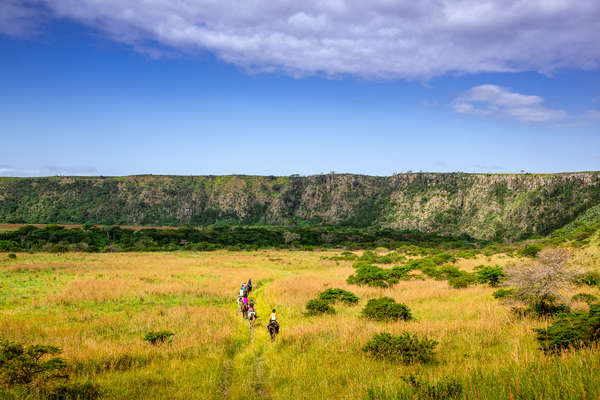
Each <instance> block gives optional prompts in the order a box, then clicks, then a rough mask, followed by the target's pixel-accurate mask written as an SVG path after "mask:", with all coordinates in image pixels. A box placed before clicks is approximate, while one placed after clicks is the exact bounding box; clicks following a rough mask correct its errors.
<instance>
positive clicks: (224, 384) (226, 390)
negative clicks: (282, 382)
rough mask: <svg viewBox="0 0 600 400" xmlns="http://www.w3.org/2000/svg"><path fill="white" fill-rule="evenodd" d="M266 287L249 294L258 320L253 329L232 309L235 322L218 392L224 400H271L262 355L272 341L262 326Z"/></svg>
mask: <svg viewBox="0 0 600 400" xmlns="http://www.w3.org/2000/svg"><path fill="white" fill-rule="evenodd" d="M267 285H268V283H265V284H264V285H261V286H260V287H259V288H258V289H255V290H253V291H252V293H251V297H252V298H253V299H254V300H255V302H256V306H257V312H258V314H259V317H260V318H259V319H258V320H257V322H256V326H255V327H254V329H251V328H250V326H249V324H248V320H246V319H243V318H242V316H241V313H240V312H239V311H238V309H237V305H235V304H234V305H233V306H232V307H231V312H234V313H235V318H234V320H235V321H237V322H236V330H235V334H234V337H233V339H232V344H231V347H230V348H229V349H228V351H227V353H228V354H227V356H228V359H227V360H226V361H225V362H224V363H223V378H222V379H221V388H222V389H221V390H222V394H223V398H224V399H231V400H234V399H236V400H237V399H244V400H246V399H257V400H258V399H270V394H269V391H268V381H267V380H268V373H267V370H266V367H265V363H264V352H265V346H267V345H271V343H270V341H271V340H270V338H269V335H268V333H267V330H266V327H265V324H264V319H265V316H268V313H267V311H268V308H267V307H266V304H264V303H263V301H264V297H263V296H262V291H263V289H264V288H265V287H266V286H267Z"/></svg>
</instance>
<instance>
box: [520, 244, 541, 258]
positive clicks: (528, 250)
mask: <svg viewBox="0 0 600 400" xmlns="http://www.w3.org/2000/svg"><path fill="white" fill-rule="evenodd" d="M540 251H542V246H541V245H539V244H528V245H526V246H525V247H522V248H520V249H519V250H518V251H517V253H518V254H519V255H520V256H521V257H532V258H533V257H537V255H538V253H539V252H540Z"/></svg>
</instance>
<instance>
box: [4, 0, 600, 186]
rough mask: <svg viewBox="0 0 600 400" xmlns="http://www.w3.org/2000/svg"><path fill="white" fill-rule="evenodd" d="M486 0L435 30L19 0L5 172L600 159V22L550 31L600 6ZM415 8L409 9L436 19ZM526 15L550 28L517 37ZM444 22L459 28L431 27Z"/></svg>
mask: <svg viewBox="0 0 600 400" xmlns="http://www.w3.org/2000/svg"><path fill="white" fill-rule="evenodd" d="M486 1H487V3H489V4H488V5H490V7H491V8H488V9H486V10H485V12H483V11H481V10H479V11H477V10H478V9H477V7H476V5H475V4H480V3H481V2H480V3H477V2H474V3H472V5H471V7H470V8H452V7H454V6H456V7H458V6H457V4H459V3H460V4H461V5H462V6H461V7H464V4H465V3H469V1H466V2H464V1H463V2H454V3H456V4H453V3H452V2H451V1H449V0H448V1H445V2H442V3H448V4H447V6H448V7H446V8H445V9H444V10H443V11H444V12H443V13H441V11H440V14H439V15H438V14H436V15H438V17H439V28H438V31H435V32H434V31H431V32H422V31H420V30H418V29H417V28H416V27H415V28H414V29H412V30H410V29H407V30H405V31H398V30H397V29H396V27H397V26H399V25H398V24H399V21H398V20H395V19H389V20H386V19H385V18H388V17H387V16H388V15H392V14H393V13H391V11H390V9H389V7H392V6H390V5H389V4H388V5H387V6H386V7H388V8H382V9H381V10H379V9H378V8H377V7H376V6H375V5H377V6H381V7H384V5H385V4H383V3H384V2H376V1H375V2H372V3H371V4H372V5H371V6H365V4H364V3H360V2H355V1H354V2H352V1H337V2H331V3H332V4H334V3H335V5H336V7H338V6H339V4H343V5H344V6H345V8H343V10H341V11H340V9H339V7H338V8H335V7H333V5H332V6H331V7H330V8H327V9H318V7H323V6H322V5H319V6H315V5H313V6H312V7H313V8H312V9H303V10H298V9H289V8H286V9H276V10H272V9H269V6H268V4H269V3H264V4H263V5H262V6H261V3H262V2H261V1H257V2H255V3H253V4H255V7H257V8H256V9H249V10H245V12H244V13H242V14H243V18H242V17H239V18H238V19H236V17H235V15H234V16H231V15H230V13H225V12H222V10H220V9H215V5H214V3H210V2H205V1H203V0H198V1H193V0H188V2H187V4H186V7H184V8H181V9H179V8H177V7H174V6H173V7H171V6H169V8H167V9H166V11H165V7H167V5H168V4H169V3H168V2H164V1H159V0H156V1H149V2H146V3H144V4H145V5H144V8H139V7H140V4H141V2H140V1H132V0H131V1H126V0H111V1H110V2H106V4H107V6H106V7H104V8H101V9H98V8H96V3H97V2H93V1H91V0H81V2H79V3H78V2H74V1H69V0H56V1H28V2H23V1H14V0H8V2H7V3H5V5H4V6H2V5H0V15H4V16H3V17H0V149H2V151H1V153H0V155H1V157H0V175H5V176H40V175H56V174H61V175H126V174H143V173H153V174H185V175H190V174H191V175H196V174H198V175H200V174H231V173H241V174H260V175H271V174H273V175H290V174H295V173H298V174H302V175H306V174H318V173H322V172H325V173H327V172H330V171H335V172H352V173H362V174H372V175H390V174H392V173H395V172H405V171H408V170H412V171H419V170H423V171H439V172H450V171H465V172H519V171H520V170H526V171H529V172H560V171H581V170H600V68H599V64H598V63H599V61H600V45H599V44H598V42H597V40H595V39H594V35H592V34H591V33H590V32H588V31H587V29H591V30H594V29H596V28H597V26H598V25H597V22H590V24H591V25H592V26H590V27H581V26H579V25H581V24H567V25H564V26H563V25H560V24H557V25H554V26H550V22H552V21H556V20H557V18H559V17H561V16H563V17H564V18H562V19H568V18H571V21H573V19H575V21H578V20H577V18H580V19H585V18H588V17H589V18H595V17H596V16H600V5H598V6H596V5H595V4H594V2H586V1H583V2H582V4H583V5H587V6H588V8H583V9H574V8H572V7H569V6H565V8H557V9H554V8H553V9H550V10H547V9H545V8H544V6H545V5H548V4H550V3H552V2H549V1H546V2H545V3H546V4H544V2H543V1H538V2H535V1H532V2H530V3H539V4H538V8H535V7H533V8H531V7H529V8H526V9H524V8H522V7H521V8H519V7H517V6H516V5H515V8H514V9H513V10H512V14H511V13H510V12H509V13H508V14H507V13H506V12H505V10H504V9H503V8H498V9H495V8H494V7H493V6H495V2H494V1H492V0H486ZM509 2H510V1H509ZM183 3H186V2H183ZM209 3H210V4H209ZM224 3H227V1H224ZM324 3H328V2H322V4H324ZM380 3H381V4H380ZM397 3H398V4H400V3H403V2H397ZM483 3H486V2H485V1H484V2H483ZM516 3H518V2H515V4H516ZM178 4H179V3H178ZM233 4H234V3H232V4H231V5H230V6H231V7H234V5H233ZM290 4H291V3H290ZM307 4H308V3H307ZM320 4H321V3H320ZM408 4H409V3H406V4H404V6H405V7H404V8H399V9H395V10H394V11H395V12H396V14H393V15H400V17H401V18H403V17H404V16H405V15H409V16H412V17H411V18H418V17H419V16H420V17H423V18H425V17H429V18H431V16H430V15H427V13H428V12H429V11H428V10H423V9H410V8H407V7H408ZM451 6H452V7H451ZM3 7H4V9H3ZM136 7H138V8H136ZM290 7H291V6H290ZM307 7H308V6H307ZM315 7H316V8H315ZM361 7H363V8H364V7H372V9H371V8H369V9H368V10H363V9H361ZM355 9H356V11H355V12H354V10H355ZM359 9H360V10H359ZM499 10H500V11H499ZM367 11H368V12H367ZM501 11H502V13H504V14H502V15H500V14H498V13H500V12H501ZM494 12H495V13H496V15H494ZM128 13H129V14H128ZM252 13H255V14H252ZM377 13H380V14H377ZM419 13H420V14H419ZM461 13H462V14H461ZM165 14H168V15H170V17H169V18H166V19H164V20H163V17H164V15H165ZM234 14H235V13H234ZM265 14H266V15H268V17H269V18H268V19H267V20H265V21H263V20H261V19H260V18H258V17H256V18H250V17H248V15H251V16H252V15H260V16H263V15H265ZM474 14H475V15H474ZM488 14H492V15H488ZM123 15H126V17H123ZM481 15H485V16H486V18H492V17H495V18H496V20H497V19H498V18H500V17H502V18H504V20H505V25H501V26H495V25H494V23H491V22H489V23H486V21H485V20H483V21H480V19H481ZM457 16H458V17H457ZM261 18H262V17H261ZM468 18H476V19H477V18H478V19H477V21H478V23H473V22H472V21H471V20H468ZM465 19H467V21H466V22H465ZM562 19H560V18H559V19H558V20H562ZM599 19H600V18H599ZM504 20H503V21H504ZM182 21H183V22H182ZM207 21H208V22H207ZM214 21H218V23H216V22H214ZM274 21H275V22H274ZM373 21H379V22H377V24H378V25H377V24H375V22H373ZM456 21H458V22H456ZM594 21H596V20H594ZM580 22H582V23H583V22H585V21H580ZM211 23H213V25H214V26H211ZM374 24H375V25H374ZM457 24H458V25H457ZM511 24H513V25H514V24H516V25H515V26H517V27H520V26H530V25H533V28H532V29H534V28H535V29H534V30H535V31H536V32H537V31H538V30H539V29H540V26H541V27H545V29H547V30H548V31H547V32H546V34H547V35H546V36H545V38H547V39H546V40H545V41H544V42H543V43H540V41H539V40H538V39H536V38H533V39H532V38H531V34H530V33H528V32H523V33H522V34H515V35H512V36H510V37H506V29H507V27H510V26H512V25H511ZM535 24H538V25H537V26H536V25H535ZM594 24H596V25H594ZM273 26H274V27H273ZM457 26H458V27H457ZM465 27H466V28H465ZM492 28H493V29H492ZM369 29H370V30H369ZM419 29H420V28H419ZM441 31H444V32H445V34H447V35H450V36H451V37H452V40H451V41H448V42H443V41H439V40H433V41H432V40H430V39H428V38H429V37H431V36H435V35H434V34H436V32H438V33H439V32H441ZM465 31H466V32H467V33H468V35H467V34H465ZM165 32H166V33H165ZM595 32H597V30H595ZM378 35H379V36H378ZM381 35H384V39H385V40H383V39H382V38H381V37H380V36H381ZM386 35H387V36H390V35H391V36H390V37H387V36H386ZM453 35H454V36H453ZM513 36H514V37H513ZM440 37H441V36H440ZM444 37H445V36H444ZM481 37H485V39H486V40H485V41H483V39H481V40H480V39H479V38H481ZM248 38H252V40H250V39H248ZM553 38H556V39H553ZM480 41H483V43H479V42H480ZM390 43H391V44H390ZM398 43H404V44H398ZM390 46H392V47H390ZM394 46H400V47H394ZM488 48H493V49H494V52H493V53H489V54H488V53H487V52H488V51H489V50H488ZM490 54H491V55H490ZM528 57H529V58H528Z"/></svg>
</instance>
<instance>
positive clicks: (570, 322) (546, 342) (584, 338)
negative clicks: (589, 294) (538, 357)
mask: <svg viewBox="0 0 600 400" xmlns="http://www.w3.org/2000/svg"><path fill="white" fill-rule="evenodd" d="M535 332H536V333H537V340H538V342H539V344H540V347H541V349H542V350H543V351H544V352H545V353H559V352H561V351H563V350H566V349H570V348H572V349H579V348H583V347H587V346H591V345H593V344H597V343H598V342H599V341H600V304H592V305H591V306H590V309H589V311H588V312H577V313H570V314H564V315H563V316H561V317H560V318H559V319H557V320H555V321H554V323H553V324H552V325H550V326H549V327H548V328H545V329H544V328H540V329H535Z"/></svg>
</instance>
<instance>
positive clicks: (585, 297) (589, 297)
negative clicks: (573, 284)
mask: <svg viewBox="0 0 600 400" xmlns="http://www.w3.org/2000/svg"><path fill="white" fill-rule="evenodd" d="M596 300H598V298H597V297H596V296H594V295H593V294H589V293H577V294H576V295H575V296H573V297H571V301H581V302H583V303H587V304H592V303H593V302H595V301H596Z"/></svg>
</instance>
